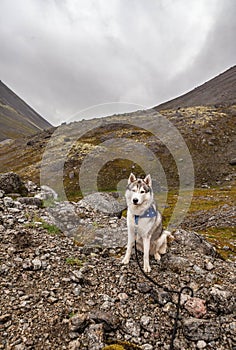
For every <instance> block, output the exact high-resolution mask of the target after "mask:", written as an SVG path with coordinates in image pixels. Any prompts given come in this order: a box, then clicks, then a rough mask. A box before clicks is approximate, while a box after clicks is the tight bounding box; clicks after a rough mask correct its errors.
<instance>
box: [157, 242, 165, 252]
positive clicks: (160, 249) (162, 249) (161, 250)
mask: <svg viewBox="0 0 236 350" xmlns="http://www.w3.org/2000/svg"><path fill="white" fill-rule="evenodd" d="M166 250H167V244H166V243H164V244H162V246H161V247H160V248H159V253H160V254H165V253H166ZM157 254H158V253H157ZM158 255H159V254H158Z"/></svg>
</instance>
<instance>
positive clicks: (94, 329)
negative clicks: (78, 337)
mask: <svg viewBox="0 0 236 350" xmlns="http://www.w3.org/2000/svg"><path fill="white" fill-rule="evenodd" d="M86 336H87V340H88V349H89V350H101V349H102V348H103V347H104V341H103V338H104V331H103V324H102V323H100V324H91V325H90V326H89V327H88V328H87V329H86Z"/></svg>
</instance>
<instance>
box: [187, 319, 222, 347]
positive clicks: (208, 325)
mask: <svg viewBox="0 0 236 350" xmlns="http://www.w3.org/2000/svg"><path fill="white" fill-rule="evenodd" d="M183 334H184V336H185V337H186V338H187V339H189V340H192V341H198V340H204V341H206V342H209V341H212V340H217V339H219V337H220V333H219V324H217V323H216V322H213V320H199V319H197V318H190V319H186V320H184V323H183Z"/></svg>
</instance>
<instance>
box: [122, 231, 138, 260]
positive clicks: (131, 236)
mask: <svg viewBox="0 0 236 350" xmlns="http://www.w3.org/2000/svg"><path fill="white" fill-rule="evenodd" d="M134 241H135V233H134V227H133V226H132V225H128V243H127V249H126V254H125V256H124V259H123V260H122V264H128V263H129V260H130V256H131V252H132V248H133V245H134Z"/></svg>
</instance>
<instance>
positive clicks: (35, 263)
mask: <svg viewBox="0 0 236 350" xmlns="http://www.w3.org/2000/svg"><path fill="white" fill-rule="evenodd" d="M32 265H33V269H34V270H40V269H41V267H42V261H41V260H39V259H38V258H35V259H33V260H32Z"/></svg>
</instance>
